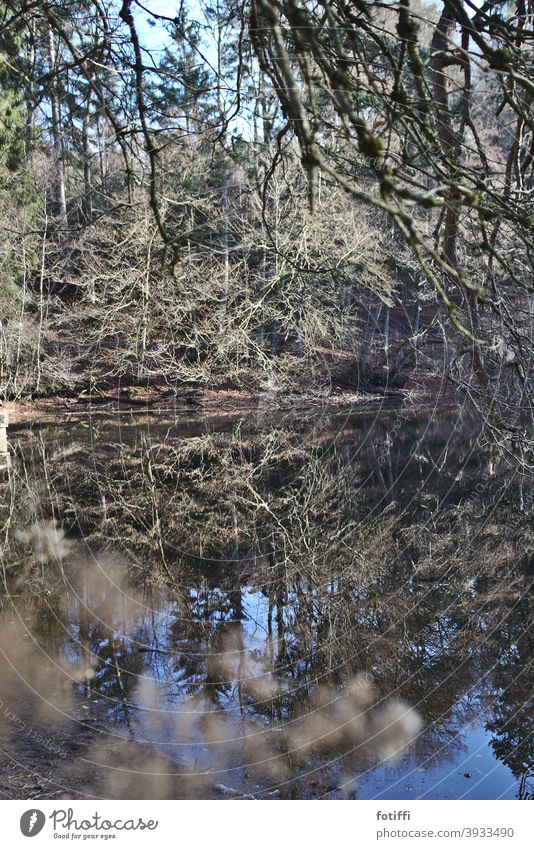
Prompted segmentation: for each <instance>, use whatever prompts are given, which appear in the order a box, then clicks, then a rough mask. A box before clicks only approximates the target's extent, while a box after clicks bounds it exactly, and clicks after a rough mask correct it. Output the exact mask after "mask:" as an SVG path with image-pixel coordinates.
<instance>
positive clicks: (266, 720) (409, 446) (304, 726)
mask: <svg viewBox="0 0 534 849" xmlns="http://www.w3.org/2000/svg"><path fill="white" fill-rule="evenodd" d="M9 437H10V451H11V463H10V465H9V467H8V468H4V469H3V470H2V471H1V472H0V492H1V496H2V498H1V504H2V506H1V508H0V510H1V515H0V520H1V528H2V534H1V537H0V540H1V543H0V544H1V566H2V582H3V585H2V604H1V614H0V616H1V618H0V681H1V691H0V749H1V758H2V764H3V777H2V779H1V786H0V791H1V792H2V794H3V795H4V796H19V797H20V798H27V797H29V796H31V797H35V798H38V797H40V798H48V797H53V798H84V797H87V796H89V797H97V798H240V797H244V798H250V797H254V798H266V799H273V800H275V799H284V798H285V799H287V798H299V799H302V798H330V799H331V798H338V799H343V798H352V799H417V798H425V799H449V798H454V799H497V798H505V799H513V798H518V797H521V798H525V797H527V796H529V795H530V794H531V793H532V790H533V788H532V774H531V770H532V765H533V762H534V745H533V741H532V732H533V725H532V647H533V640H532V631H531V629H530V626H531V624H532V612H531V605H530V599H531V591H532V580H533V576H534V531H533V528H532V511H533V507H532V494H533V489H532V480H531V479H530V478H529V477H528V476H526V475H525V473H523V472H521V470H520V469H519V468H517V467H516V466H514V464H513V463H512V462H511V460H509V459H507V458H506V457H496V456H495V452H494V451H493V449H492V447H491V446H490V445H489V444H488V442H487V440H486V439H485V437H484V435H483V432H482V429H481V426H480V424H479V423H478V422H477V419H476V418H475V416H474V414H472V413H471V412H470V411H469V410H468V409H466V408H465V407H463V406H455V405H450V406H447V407H441V408H440V407H437V408H434V409H424V410H420V411H414V410H410V409H408V408H401V409H387V408H385V407H383V406H380V407H377V408H376V409H373V408H372V407H370V408H368V409H367V410H360V411H351V412H342V411H338V412H332V411H324V410H316V411H311V412H307V413H304V412H299V413H298V414H297V413H291V412H285V413H281V412H278V413H276V412H273V411H269V410H263V411H259V412H255V413H250V414H247V415H242V416H240V417H238V418H232V417H228V416H226V417H222V416H221V417H218V418H217V417H213V416H212V417H208V418H201V417H197V418H188V419H187V420H184V419H180V418H177V419H176V420H174V419H173V420H164V419H158V418H157V417H152V418H145V419H142V418H140V417H137V418H136V417H134V416H131V415H122V416H117V417H116V418H114V419H111V420H104V419H98V418H92V419H88V420H83V421H73V422H69V423H61V424H57V425H44V426H42V427H33V428H31V427H24V426H20V427H12V428H10V431H9Z"/></svg>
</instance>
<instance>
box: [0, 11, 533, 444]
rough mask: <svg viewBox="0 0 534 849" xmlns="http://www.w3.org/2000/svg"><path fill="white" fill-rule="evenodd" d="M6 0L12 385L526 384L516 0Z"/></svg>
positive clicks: (506, 410)
mask: <svg viewBox="0 0 534 849" xmlns="http://www.w3.org/2000/svg"><path fill="white" fill-rule="evenodd" d="M0 15H1V19H0V57H1V60H2V63H1V78H0V82H1V86H2V95H3V96H2V107H1V113H0V203H1V218H2V230H1V234H2V235H1V236H0V250H1V252H2V282H1V290H0V298H1V301H0V307H1V312H0V320H1V327H0V387H1V392H2V397H3V398H4V400H11V401H20V400H24V399H30V398H40V397H46V396H59V395H61V396H63V397H65V398H71V399H72V398H76V399H79V398H80V397H83V398H87V397H89V398H90V397H97V396H103V397H106V396H109V395H110V394H111V395H113V396H114V397H118V398H120V399H123V400H125V401H127V400H128V399H130V401H133V402H135V399H136V398H140V399H143V398H145V397H146V391H147V389H150V390H151V391H154V392H155V393H156V394H157V395H159V397H162V396H168V397H175V396H176V395H179V396H180V397H185V399H186V400H187V399H193V400H194V399H197V398H198V399H200V402H202V399H203V398H205V397H206V393H207V392H208V393H209V392H210V391H216V392H217V391H222V392H224V391H226V392H228V391H234V394H235V395H236V398H238V399H239V397H245V398H248V399H249V402H250V403H254V402H255V400H257V398H258V396H261V395H267V396H269V397H271V398H272V402H273V403H278V399H280V398H281V397H283V396H286V397H289V398H290V399H293V401H294V402H295V403H298V401H299V399H304V400H305V401H317V400H319V401H321V402H325V401H326V400H327V399H330V400H332V401H335V400H338V401H339V398H340V397H341V398H347V397H348V398H349V399H350V398H354V397H355V393H356V396H357V395H358V393H360V394H361V395H362V397H365V394H366V393H367V394H371V396H372V395H377V394H378V395H383V394H384V392H391V393H393V394H395V393H400V394H403V393H409V392H412V393H413V394H414V396H415V397H421V396H424V397H431V396H433V395H434V394H435V393H436V392H437V391H439V390H440V388H441V387H442V385H443V383H444V382H445V383H446V384H447V386H450V387H453V391H455V390H458V391H461V392H462V393H465V394H466V395H467V396H468V397H470V398H471V400H472V401H474V402H475V403H476V404H478V405H480V406H482V407H483V408H484V409H485V410H486V411H488V410H489V411H490V413H491V415H490V418H491V421H492V422H494V423H495V426H496V428H497V429H499V430H501V431H502V429H503V428H504V429H505V430H506V428H508V427H510V426H511V427H513V422H514V421H515V420H516V419H517V417H518V414H519V411H520V410H521V411H523V412H524V411H525V410H527V411H528V409H529V408H530V394H529V383H530V370H531V363H530V351H531V347H532V345H531V322H532V306H531V295H532V257H531V248H532V246H531V242H532V239H531V235H532V225H533V221H534V219H533V218H532V208H531V204H532V173H533V172H532V168H533V154H534V136H533V133H532V128H533V127H532V98H533V93H534V87H533V83H532V79H531V62H532V18H531V9H530V6H529V4H528V3H527V4H526V5H525V3H524V0H520V2H519V3H518V4H517V6H515V5H514V4H510V3H502V2H493V0H491V2H490V0H488V2H486V3H484V4H483V5H482V6H480V8H479V7H477V6H473V4H472V3H470V2H466V3H463V2H460V0H447V2H446V3H445V4H444V5H443V8H442V9H441V8H440V6H439V5H435V4H434V5H433V4H425V3H421V2H420V0H416V2H415V3H412V4H410V2H408V0H406V2H405V1H404V0H402V2H400V3H394V2H370V1H369V2H368V0H362V2H359V3H356V4H350V3H345V2H337V0H336V2H330V0H328V2H318V3H313V4H304V5H302V6H300V5H299V4H298V3H295V2H293V0H292V2H287V3H286V2H278V3H275V2H270V0H269V2H268V0H254V2H241V0H235V2H234V0H217V2H215V3H207V2H206V3H204V2H199V3H192V4H187V3H180V4H173V3H152V4H149V5H145V4H143V3H139V2H123V3H122V4H121V3H118V2H105V3H100V2H96V3H84V2H75V0H72V2H71V0H62V2H57V3H48V2H47V3H39V2H21V3H11V2H2V3H1V4H0Z"/></svg>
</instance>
